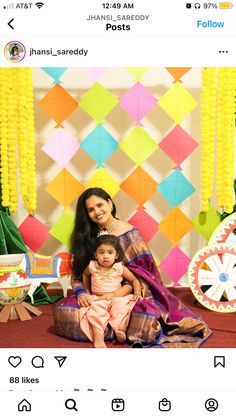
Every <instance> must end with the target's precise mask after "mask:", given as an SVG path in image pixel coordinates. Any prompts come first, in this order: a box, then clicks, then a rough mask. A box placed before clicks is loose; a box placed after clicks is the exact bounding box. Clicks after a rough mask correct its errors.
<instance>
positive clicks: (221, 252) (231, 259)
mask: <svg viewBox="0 0 236 419" xmlns="http://www.w3.org/2000/svg"><path fill="white" fill-rule="evenodd" d="M188 280H189V284H190V288H191V291H192V293H193V294H194V296H195V298H196V299H197V300H198V301H199V303H201V304H202V305H203V306H204V307H206V308H208V309H209V310H213V311H218V312H224V313H227V312H233V311H236V247H235V246H234V245H233V244H232V245H231V244H225V243H222V244H215V245H211V246H210V247H209V246H208V247H204V248H203V249H201V250H199V251H198V252H197V253H196V255H195V256H194V257H193V259H192V261H191V263H190V265H189V268H188Z"/></svg>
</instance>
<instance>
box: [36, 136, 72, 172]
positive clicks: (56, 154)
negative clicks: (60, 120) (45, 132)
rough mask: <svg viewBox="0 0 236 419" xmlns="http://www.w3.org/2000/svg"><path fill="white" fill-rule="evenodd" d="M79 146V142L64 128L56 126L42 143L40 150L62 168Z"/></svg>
mask: <svg viewBox="0 0 236 419" xmlns="http://www.w3.org/2000/svg"><path fill="white" fill-rule="evenodd" d="M79 146H80V144H79V142H78V141H77V140H76V139H75V138H74V137H72V135H70V134H69V133H68V132H66V130H65V129H64V128H57V129H55V130H54V133H53V135H52V136H51V137H50V138H49V139H48V140H47V141H46V143H45V144H44V145H43V147H42V150H43V151H44V153H46V154H47V155H48V156H49V157H51V158H52V159H53V160H54V161H56V162H57V164H59V166H60V167H61V168H64V167H66V166H67V164H68V163H69V161H70V160H71V159H72V157H73V156H74V154H75V153H76V152H77V150H78V149H79Z"/></svg>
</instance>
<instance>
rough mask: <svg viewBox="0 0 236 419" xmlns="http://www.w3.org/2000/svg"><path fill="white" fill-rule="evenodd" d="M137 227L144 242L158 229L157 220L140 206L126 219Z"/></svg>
mask: <svg viewBox="0 0 236 419" xmlns="http://www.w3.org/2000/svg"><path fill="white" fill-rule="evenodd" d="M128 222H129V223H130V224H132V225H133V226H134V227H137V228H138V230H139V231H140V233H141V235H142V236H143V238H144V240H145V241H146V242H149V240H151V239H152V238H153V236H154V235H155V234H156V233H157V231H158V224H157V222H156V221H155V220H154V219H153V218H152V217H151V216H150V215H149V214H147V213H146V211H145V210H144V209H143V208H140V209H139V210H138V211H137V212H136V213H135V214H134V215H133V216H132V217H131V218H130V219H129V221H128Z"/></svg>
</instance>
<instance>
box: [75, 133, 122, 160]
mask: <svg viewBox="0 0 236 419" xmlns="http://www.w3.org/2000/svg"><path fill="white" fill-rule="evenodd" d="M81 148H83V149H84V150H85V151H86V152H87V153H88V154H89V155H90V157H92V158H93V159H94V160H95V161H96V162H97V163H98V167H103V163H104V162H105V161H106V160H107V159H108V158H109V157H110V156H111V155H112V154H113V153H114V152H115V151H116V149H117V148H118V142H117V141H116V140H115V139H114V138H113V137H112V135H111V134H110V133H109V132H108V131H107V130H106V129H105V128H103V126H102V125H98V126H97V127H96V128H95V129H94V130H93V131H92V132H91V133H90V134H89V135H88V136H87V137H86V138H85V139H84V140H83V142H82V143H81Z"/></svg>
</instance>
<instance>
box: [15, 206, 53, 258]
mask: <svg viewBox="0 0 236 419" xmlns="http://www.w3.org/2000/svg"><path fill="white" fill-rule="evenodd" d="M18 229H19V232H20V234H21V235H22V238H23V240H24V242H25V244H26V245H27V246H28V247H29V248H30V249H31V250H33V252H37V251H38V250H39V249H40V247H41V246H42V245H43V244H44V243H45V241H46V240H47V239H48V236H49V232H48V229H47V227H45V225H44V224H42V223H41V221H39V220H37V218H35V217H34V216H33V215H31V214H30V215H28V217H26V218H25V220H24V221H23V223H22V224H21V225H20V227H19V228H18Z"/></svg>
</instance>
